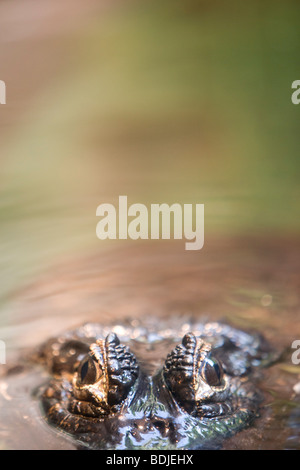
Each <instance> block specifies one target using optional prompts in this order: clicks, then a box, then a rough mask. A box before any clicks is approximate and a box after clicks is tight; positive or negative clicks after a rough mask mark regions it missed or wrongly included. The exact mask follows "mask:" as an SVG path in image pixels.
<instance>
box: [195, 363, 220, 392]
mask: <svg viewBox="0 0 300 470" xmlns="http://www.w3.org/2000/svg"><path fill="white" fill-rule="evenodd" d="M200 373H201V377H202V378H203V379H204V380H205V382H206V383H207V384H208V385H210V386H212V387H216V386H218V385H221V382H222V379H223V368H222V366H221V364H220V363H219V361H217V360H216V359H215V358H213V357H207V358H205V360H204V364H203V366H202V368H201V371H200Z"/></svg>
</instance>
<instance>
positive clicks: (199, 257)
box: [0, 237, 300, 449]
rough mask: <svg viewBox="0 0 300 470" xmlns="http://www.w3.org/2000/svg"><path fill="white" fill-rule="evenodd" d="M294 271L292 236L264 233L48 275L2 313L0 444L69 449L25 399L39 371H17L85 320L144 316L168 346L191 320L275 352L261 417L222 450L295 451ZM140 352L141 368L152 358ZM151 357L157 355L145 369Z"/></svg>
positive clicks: (139, 249)
mask: <svg viewBox="0 0 300 470" xmlns="http://www.w3.org/2000/svg"><path fill="white" fill-rule="evenodd" d="M299 266H300V258H299V242H298V241H297V240H295V239H293V238H282V239H277V240H274V239H272V238H271V237H265V238H259V239H258V238H243V239H230V240H229V239H223V240H215V241H214V240H211V241H210V242H209V243H207V244H206V245H205V248H204V249H203V250H201V251H199V252H186V251H184V247H183V245H182V243H174V244H173V243H170V242H166V243H164V242H159V243H157V244H155V243H143V244H140V243H138V242H136V243H126V244H124V245H123V246H119V247H118V248H117V249H111V251H107V252H106V253H105V254H101V255H100V254H93V255H89V256H87V257H83V258H81V259H76V260H74V259H73V260H70V261H69V262H67V263H64V264H62V265H60V266H58V267H57V268H55V269H54V268H52V269H50V270H49V272H47V273H46V274H45V275H44V276H43V277H42V278H40V279H37V281H36V282H35V283H34V284H33V285H31V286H29V287H28V288H27V289H24V290H23V291H22V292H19V293H17V294H16V295H15V298H14V299H13V300H12V301H11V302H10V303H9V304H8V305H7V307H6V313H7V315H8V316H9V318H11V322H10V324H9V326H8V327H7V328H5V329H3V331H2V333H3V337H4V339H5V341H6V343H7V345H8V350H7V355H8V364H7V366H1V368H2V369H1V370H2V372H4V370H5V369H4V368H5V367H10V368H11V367H13V366H14V365H15V366H16V368H15V369H12V370H11V373H10V374H9V375H8V376H4V377H3V378H2V380H1V383H0V406H1V415H2V418H1V425H0V445H1V447H2V448H12V449H28V448H33V449H64V448H74V446H73V443H72V441H71V440H69V439H67V438H64V439H62V438H61V435H60V434H57V433H56V431H54V430H53V429H51V428H49V427H48V426H47V425H46V423H45V422H44V420H43V417H42V414H41V412H40V408H39V403H38V401H37V399H35V398H34V396H33V392H34V390H35V389H36V387H37V386H39V385H41V384H42V383H43V382H45V381H46V380H47V375H46V373H45V371H43V370H42V369H40V368H39V367H37V366H32V367H29V368H26V369H25V370H18V368H17V365H18V364H19V363H20V360H19V357H23V358H24V357H26V354H27V353H28V351H31V350H32V348H35V346H37V345H38V344H40V343H41V342H42V341H44V340H45V339H47V338H48V337H50V336H55V335H56V334H58V333H60V332H62V331H64V330H66V329H68V328H71V327H74V326H78V325H80V324H82V323H84V322H88V321H92V322H99V323H101V324H103V325H105V324H109V323H111V322H113V323H115V324H120V325H121V327H122V324H124V321H125V320H126V319H133V321H134V322H136V324H137V325H143V322H145V321H148V322H149V319H150V320H151V321H152V322H153V324H154V327H153V334H154V335H155V333H156V330H157V331H164V335H165V336H168V335H169V336H170V343H172V341H173V333H174V332H177V333H178V332H179V335H180V334H181V333H180V331H184V329H185V328H186V327H187V325H188V321H189V320H190V319H193V320H197V321H200V320H201V321H203V320H209V321H211V320H219V321H220V320H221V321H225V322H227V323H230V324H232V325H234V326H236V327H238V328H241V329H245V330H249V329H250V330H253V329H254V330H255V331H259V332H261V333H263V334H264V336H265V337H266V338H267V340H269V341H270V342H271V343H272V344H273V345H274V346H275V347H276V348H277V349H278V350H279V351H282V353H283V355H282V360H281V361H280V362H279V363H277V364H275V365H273V366H272V367H270V368H269V369H266V370H264V376H263V380H262V384H261V385H262V389H263V391H264V394H265V401H264V403H263V406H262V409H261V417H260V418H259V419H258V420H257V421H255V423H254V425H253V426H252V427H251V428H248V429H246V430H244V431H242V432H240V433H239V434H237V435H236V436H234V437H232V438H231V439H229V440H227V441H226V443H225V444H224V448H225V449H289V448H296V449H300V395H297V394H296V392H297V393H299V385H298V386H297V384H298V383H299V382H300V366H299V365H298V366H297V365H294V364H293V363H292V360H291V356H292V352H293V350H292V349H291V344H292V342H293V341H294V340H295V339H300V322H299V306H300V299H299V295H300V289H299V283H300V277H299ZM141 335H142V333H141ZM138 347H139V346H138V345H137V348H138ZM150 353H151V354H152V355H153V351H152V352H151V351H150ZM140 354H142V355H144V357H145V361H146V362H147V360H148V357H150V355H151V354H150V355H149V351H147V350H145V351H141V352H140ZM161 355H162V356H163V358H164V357H165V351H164V352H163V353H162V352H161ZM160 360H161V357H160V350H159V349H157V357H156V358H154V362H153V367H155V365H156V361H157V363H159V361H160ZM150 367H151V364H150Z"/></svg>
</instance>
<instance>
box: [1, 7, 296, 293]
mask: <svg viewBox="0 0 300 470" xmlns="http://www.w3.org/2000/svg"><path fill="white" fill-rule="evenodd" d="M44 3H45V4H46V3H47V2H44ZM299 18H300V3H299V1H294V0H286V1H282V0H281V1H278V0H272V1H269V0H259V1H257V0H252V1H250V2H239V1H226V2H221V1H215V2H211V1H208V0H203V1H196V0H185V1H184V2H183V1H176V0H172V1H169V0H163V1H161V0H160V1H157V0H152V1H127V2H116V3H115V4H114V5H113V6H112V7H111V8H108V9H104V10H101V9H100V10H99V11H98V10H97V9H94V10H93V13H92V14H89V15H86V16H85V19H84V21H82V24H81V23H80V21H77V24H76V27H74V28H73V29H72V30H71V31H69V32H68V33H64V34H63V33H58V32H56V34H55V35H54V36H53V37H52V36H51V35H50V40H49V37H48V42H49V41H50V43H51V40H52V42H53V45H52V48H51V47H50V48H48V54H49V57H48V56H47V55H45V56H44V61H45V63H46V62H47V61H48V60H50V55H51V60H52V62H55V57H56V54H58V53H59V50H60V49H61V48H62V49H63V50H64V51H67V52H65V56H64V60H63V61H62V63H63V65H62V66H61V67H60V68H59V67H58V70H56V71H55V73H54V74H53V76H51V77H50V78H49V79H48V80H45V83H44V85H43V86H41V87H40V88H39V90H38V92H36V93H35V94H34V95H32V97H30V98H28V99H27V101H26V100H25V102H24V109H23V116H22V119H20V120H19V122H18V124H17V125H15V126H14V125H12V124H11V125H10V126H6V127H5V126H1V127H2V129H0V132H1V133H2V136H3V138H2V144H1V166H0V176H1V189H0V191H1V193H0V196H1V199H0V214H1V254H0V264H1V286H2V288H1V291H2V294H1V301H2V302H5V301H6V300H7V299H8V298H9V296H10V295H11V293H12V292H13V291H14V290H15V289H16V288H17V287H18V286H19V285H22V283H24V282H27V281H28V279H29V278H30V276H31V275H33V274H34V273H36V272H38V271H39V270H45V269H46V267H47V265H48V264H49V263H51V262H57V261H59V259H62V256H70V255H76V256H77V255H79V254H83V253H85V252H92V251H93V250H97V251H99V250H105V249H106V248H107V246H108V243H106V242H101V241H99V240H98V239H97V238H96V234H95V230H96V223H97V218H96V208H97V206H98V205H99V204H101V203H103V202H111V203H114V204H117V201H118V196H119V195H123V194H124V195H127V196H128V202H129V204H131V203H135V202H140V203H144V204H146V205H148V204H151V203H156V202H159V203H162V202H166V203H169V204H171V203H173V202H179V203H181V204H184V203H204V204H205V244H207V243H209V240H210V237H225V236H228V237H232V236H236V235H241V236H243V235H245V234H247V236H248V235H251V234H253V235H255V236H260V235H264V236H270V237H272V238H274V237H277V236H279V235H280V234H282V233H284V234H286V233H288V234H294V235H295V234H296V235H297V234H298V233H299V228H300V218H299V169H300V162H299V119H300V118H299V116H300V114H299V113H300V106H299V107H297V106H295V105H293V104H292V102H291V93H292V90H291V84H292V82H293V81H294V80H296V79H300V64H299V57H300V55H299V49H300V47H299V46H300V28H299ZM24 21H25V20H24ZM62 30H63V28H62ZM33 40H34V39H32V41H33ZM17 41H18V40H17ZM1 47H2V48H5V47H6V43H5V42H3V43H2V45H1ZM10 47H12V46H10ZM49 51H50V52H49ZM29 55H30V54H29ZM23 60H24V61H25V62H26V60H27V58H26V57H23ZM2 66H3V67H4V70H5V63H3V64H2ZM29 66H30V61H29ZM25 69H26V67H25V66H24V70H25ZM28 70H29V69H28ZM35 73H38V72H36V71H35V70H34V67H32V68H31V69H30V70H29V71H28V72H27V80H29V81H30V76H31V77H32V80H33V86H34V74H35ZM4 75H5V74H4ZM0 78H2V79H6V77H5V76H3V77H0ZM22 80H23V77H20V79H19V82H18V83H19V94H22ZM6 84H7V89H8V98H7V103H8V104H7V105H6V108H5V107H3V106H2V107H1V109H0V111H1V115H2V120H3V119H4V118H3V116H4V113H5V112H7V110H8V109H10V110H11V111H12V112H14V106H15V113H17V112H18V105H17V103H15V104H14V99H15V98H14V96H13V94H12V93H11V94H9V92H10V81H9V77H8V79H6ZM24 99H25V98H24V97H23V100H24ZM125 243H126V242H125Z"/></svg>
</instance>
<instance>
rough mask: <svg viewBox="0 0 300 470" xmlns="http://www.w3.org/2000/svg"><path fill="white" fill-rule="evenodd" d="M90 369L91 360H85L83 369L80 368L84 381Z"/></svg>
mask: <svg viewBox="0 0 300 470" xmlns="http://www.w3.org/2000/svg"><path fill="white" fill-rule="evenodd" d="M88 369H89V361H85V362H84V363H83V364H82V367H81V370H80V378H81V381H82V382H83V381H84V379H85V377H86V374H87V373H88Z"/></svg>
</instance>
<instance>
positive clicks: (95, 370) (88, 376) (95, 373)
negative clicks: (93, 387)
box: [78, 356, 103, 385]
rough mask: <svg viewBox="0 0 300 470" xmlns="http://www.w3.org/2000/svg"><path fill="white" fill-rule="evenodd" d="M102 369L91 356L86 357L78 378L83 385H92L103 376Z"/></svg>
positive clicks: (82, 362)
mask: <svg viewBox="0 0 300 470" xmlns="http://www.w3.org/2000/svg"><path fill="white" fill-rule="evenodd" d="M102 373H103V372H102V369H101V368H100V366H99V365H98V364H97V363H96V362H95V361H94V359H93V358H92V357H90V356H87V357H85V358H84V359H83V360H82V361H81V363H80V364H79V368H78V378H79V381H80V383H81V384H83V385H90V384H93V383H95V382H97V381H98V380H99V379H100V377H101V376H102Z"/></svg>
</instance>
